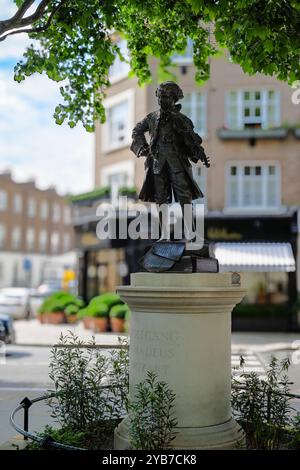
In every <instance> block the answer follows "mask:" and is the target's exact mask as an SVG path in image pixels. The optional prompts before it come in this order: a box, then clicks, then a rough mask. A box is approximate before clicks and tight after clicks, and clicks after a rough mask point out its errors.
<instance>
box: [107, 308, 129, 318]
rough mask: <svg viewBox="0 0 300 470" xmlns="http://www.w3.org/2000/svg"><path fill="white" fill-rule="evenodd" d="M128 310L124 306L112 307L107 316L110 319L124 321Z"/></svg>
mask: <svg viewBox="0 0 300 470" xmlns="http://www.w3.org/2000/svg"><path fill="white" fill-rule="evenodd" d="M128 310H129V307H128V305H126V304H120V305H114V306H113V307H112V308H111V309H110V311H109V316H110V318H122V319H125V316H126V313H127V312H128Z"/></svg>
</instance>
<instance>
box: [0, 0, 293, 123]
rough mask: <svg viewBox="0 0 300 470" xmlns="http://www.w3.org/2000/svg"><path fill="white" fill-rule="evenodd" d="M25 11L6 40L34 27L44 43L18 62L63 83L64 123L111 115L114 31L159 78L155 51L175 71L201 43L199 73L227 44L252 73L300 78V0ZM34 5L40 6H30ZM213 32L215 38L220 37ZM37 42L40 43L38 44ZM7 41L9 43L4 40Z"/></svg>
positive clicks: (76, 3) (98, 0)
mask: <svg viewBox="0 0 300 470" xmlns="http://www.w3.org/2000/svg"><path fill="white" fill-rule="evenodd" d="M15 3H16V6H17V8H18V9H17V12H16V13H15V15H14V16H13V17H12V18H9V19H3V20H2V21H0V41H4V40H5V39H6V38H7V36H9V35H11V34H19V33H21V32H26V33H27V34H28V35H29V37H30V38H32V39H35V40H38V41H39V42H38V43H36V42H35V44H34V45H33V44H32V45H31V46H30V47H29V48H27V50H26V52H25V54H24V59H23V60H22V61H20V62H19V63H18V64H17V65H16V67H15V80H17V81H22V80H24V79H25V77H26V76H30V75H32V74H33V73H36V72H38V73H46V74H47V76H48V77H49V78H50V79H52V80H55V81H57V82H62V84H61V87H60V92H61V95H62V98H63V104H60V105H58V106H57V107H56V109H55V113H54V117H55V120H56V122H57V123H58V124H61V123H63V122H64V121H67V122H68V124H69V125H70V127H74V126H75V125H76V124H77V123H78V122H80V121H81V122H82V123H83V125H84V126H85V128H86V129H87V130H93V128H94V122H95V120H96V119H99V120H100V121H102V122H103V121H104V119H105V113H104V108H103V104H102V102H103V98H104V96H105V89H106V87H107V86H108V85H109V77H108V72H109V68H110V66H111V65H112V63H113V61H114V57H115V55H116V54H119V56H120V58H121V59H123V60H124V57H122V55H121V52H120V50H119V49H118V46H117V44H116V42H115V41H114V34H113V32H114V31H118V33H120V35H121V36H122V37H124V38H126V40H127V43H128V48H129V52H130V67H131V74H132V75H135V76H137V78H138V82H139V84H140V85H142V84H145V83H147V82H149V81H150V80H151V74H150V68H149V63H148V62H149V57H150V56H154V57H158V58H159V59H160V66H161V69H162V70H163V71H168V67H169V66H170V65H171V57H172V55H173V54H174V53H179V52H182V51H183V50H184V49H185V47H186V44H187V39H188V38H191V39H192V40H193V44H194V57H193V58H194V64H195V67H196V72H195V79H196V81H197V82H198V83H199V84H201V83H202V82H203V81H205V80H207V78H208V77H209V59H210V57H211V56H213V55H214V54H216V53H217V52H218V50H220V49H221V48H227V49H228V51H229V54H230V57H231V60H232V61H234V62H236V63H238V64H240V65H241V67H242V68H243V70H244V72H246V73H249V74H254V73H256V72H262V73H264V74H267V75H274V76H275V77H277V78H279V79H280V80H284V81H287V82H288V83H292V82H293V81H295V80H299V79H300V60H299V58H300V35H299V31H300V3H299V1H298V0H109V1H103V0H40V1H39V2H35V1H34V0H15ZM30 8H31V9H32V8H33V12H32V10H30ZM212 36H214V38H215V40H214V41H212ZM36 44H37V45H36ZM0 47H1V46H0Z"/></svg>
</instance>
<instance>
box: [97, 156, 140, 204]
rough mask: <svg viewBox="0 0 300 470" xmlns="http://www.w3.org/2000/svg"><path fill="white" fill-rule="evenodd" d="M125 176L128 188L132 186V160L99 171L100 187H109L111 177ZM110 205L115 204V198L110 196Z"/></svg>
mask: <svg viewBox="0 0 300 470" xmlns="http://www.w3.org/2000/svg"><path fill="white" fill-rule="evenodd" d="M117 174H127V181H128V187H130V186H134V162H133V161H132V160H129V161H125V162H119V163H115V164H113V165H107V166H105V167H103V168H102V169H101V172H100V181H101V185H102V186H109V178H110V177H111V176H112V175H117ZM111 198H112V203H116V202H117V201H116V196H115V195H114V194H111Z"/></svg>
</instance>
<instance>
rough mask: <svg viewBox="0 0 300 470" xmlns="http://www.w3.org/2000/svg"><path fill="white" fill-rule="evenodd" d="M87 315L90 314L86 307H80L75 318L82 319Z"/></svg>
mask: <svg viewBox="0 0 300 470" xmlns="http://www.w3.org/2000/svg"><path fill="white" fill-rule="evenodd" d="M89 316H90V314H89V311H88V309H87V307H85V308H81V309H80V310H78V312H77V318H78V319H79V320H82V319H83V318H86V317H89Z"/></svg>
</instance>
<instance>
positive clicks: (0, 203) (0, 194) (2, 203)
mask: <svg viewBox="0 0 300 470" xmlns="http://www.w3.org/2000/svg"><path fill="white" fill-rule="evenodd" d="M7 205H8V196H7V191H5V190H4V189H0V212H1V211H6V209H7Z"/></svg>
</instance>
